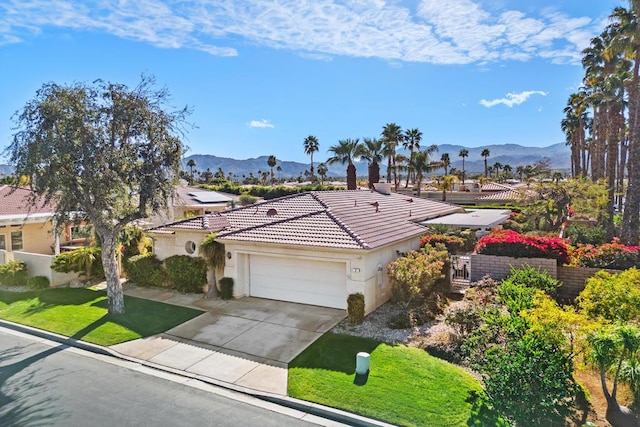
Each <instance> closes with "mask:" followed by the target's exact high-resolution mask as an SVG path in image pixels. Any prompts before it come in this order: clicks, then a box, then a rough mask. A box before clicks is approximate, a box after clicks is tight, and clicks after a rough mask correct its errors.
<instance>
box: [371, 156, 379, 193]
mask: <svg viewBox="0 0 640 427" xmlns="http://www.w3.org/2000/svg"><path fill="white" fill-rule="evenodd" d="M378 182H380V165H379V164H378V162H373V163H371V164H370V165H369V188H373V184H377V183H378Z"/></svg>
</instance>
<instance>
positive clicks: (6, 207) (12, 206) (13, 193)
mask: <svg viewBox="0 0 640 427" xmlns="http://www.w3.org/2000/svg"><path fill="white" fill-rule="evenodd" d="M32 196H33V192H32V191H31V190H29V189H26V188H15V187H11V186H9V185H0V216H4V215H27V214H31V215H33V214H42V213H53V212H54V211H55V210H54V208H53V206H52V205H51V204H45V203H44V199H43V198H41V197H39V198H37V199H36V203H35V205H32V204H31V200H30V199H29V198H30V197H32Z"/></svg>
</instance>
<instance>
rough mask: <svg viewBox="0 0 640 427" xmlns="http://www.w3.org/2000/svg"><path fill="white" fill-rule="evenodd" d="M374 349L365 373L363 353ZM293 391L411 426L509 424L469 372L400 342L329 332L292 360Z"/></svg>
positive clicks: (347, 408)
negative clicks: (358, 361)
mask: <svg viewBox="0 0 640 427" xmlns="http://www.w3.org/2000/svg"><path fill="white" fill-rule="evenodd" d="M361 351H365V352H367V353H370V355H371V358H370V362H371V370H370V373H369V375H368V377H366V378H360V377H358V376H356V373H355V358H356V354H357V353H358V352H361ZM289 395H290V396H291V397H295V398H299V399H304V400H309V401H313V402H317V403H321V404H323V405H327V406H332V407H335V408H340V409H344V410H346V411H350V412H354V413H357V414H361V415H364V416H367V417H372V418H376V419H380V420H384V421H387V422H391V423H394V424H399V425H406V426H467V425H470V426H473V425H477V426H492V425H504V424H501V423H500V421H499V420H498V417H497V416H496V414H495V413H493V412H492V411H491V410H490V409H489V408H488V407H487V406H486V405H485V401H484V398H483V396H484V394H483V391H482V387H481V386H480V383H479V382H478V381H477V380H476V379H475V378H473V377H472V376H471V375H470V374H469V373H467V372H465V371H464V370H462V369H460V368H459V367H457V366H455V365H452V364H450V363H448V362H445V361H443V360H440V359H438V358H435V357H432V356H430V355H429V354H428V353H427V352H425V351H424V350H421V349H418V348H412V347H407V346H404V345H401V344H397V345H389V344H384V343H381V342H379V341H375V340H371V339H366V338H360V337H354V336H347V335H339V334H334V333H327V334H325V335H324V336H323V337H322V338H320V339H319V340H318V341H316V342H315V343H314V344H312V345H311V346H310V347H309V348H308V349H307V350H305V351H304V352H303V353H302V354H301V355H300V356H298V357H297V358H296V359H295V360H294V361H293V362H292V363H291V364H290V365H289Z"/></svg>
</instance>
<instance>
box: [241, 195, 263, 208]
mask: <svg viewBox="0 0 640 427" xmlns="http://www.w3.org/2000/svg"><path fill="white" fill-rule="evenodd" d="M238 201H239V202H240V206H249V205H253V204H254V203H255V202H257V201H258V198H257V197H254V196H252V195H250V194H242V195H241V196H240V197H239V198H238Z"/></svg>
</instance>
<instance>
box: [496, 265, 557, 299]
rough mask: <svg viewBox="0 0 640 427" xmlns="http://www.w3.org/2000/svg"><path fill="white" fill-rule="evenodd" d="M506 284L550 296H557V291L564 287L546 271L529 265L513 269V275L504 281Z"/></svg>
mask: <svg viewBox="0 0 640 427" xmlns="http://www.w3.org/2000/svg"><path fill="white" fill-rule="evenodd" d="M505 282H506V283H514V284H517V285H523V286H527V287H529V288H534V289H540V290H541V291H543V292H544V293H546V294H547V295H550V296H555V294H556V291H557V290H558V288H559V287H560V286H561V285H562V283H561V282H560V281H558V280H556V279H554V278H553V277H551V276H550V275H549V273H547V272H546V271H541V270H539V269H535V268H533V267H531V266H530V265H527V264H525V265H523V266H522V267H520V268H517V269H516V268H513V267H511V274H510V275H509V277H507V278H506V279H505V280H503V281H502V284H504V283H505Z"/></svg>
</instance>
